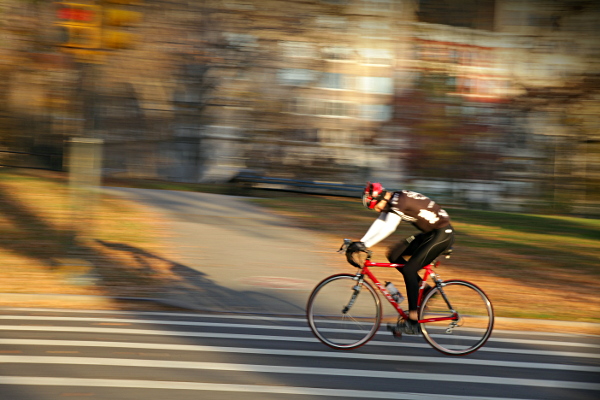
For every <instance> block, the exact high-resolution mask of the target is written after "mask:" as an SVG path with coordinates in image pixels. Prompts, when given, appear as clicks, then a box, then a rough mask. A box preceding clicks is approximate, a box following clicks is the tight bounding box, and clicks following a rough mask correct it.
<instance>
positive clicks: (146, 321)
mask: <svg viewBox="0 0 600 400" xmlns="http://www.w3.org/2000/svg"><path fill="white" fill-rule="evenodd" d="M19 319H26V320H28V321H62V322H95V323H98V322H119V323H132V324H153V325H177V326H202V327H215V328H237V329H267V330H284V331H301V332H310V328H308V327H299V326H279V325H256V324H232V323H221V322H199V321H168V320H153V319H125V318H96V317H54V316H13V315H1V316H0V320H19ZM327 331H329V332H337V331H338V330H337V329H335V328H332V329H327ZM451 338H452V339H457V338H462V336H452V337H451ZM488 342H499V343H510V344H515V343H518V344H530V345H543V346H569V347H586V348H600V344H591V343H576V342H557V341H551V340H533V339H514V338H494V337H491V338H490V339H489V340H488Z"/></svg>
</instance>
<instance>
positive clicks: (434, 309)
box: [419, 280, 494, 356]
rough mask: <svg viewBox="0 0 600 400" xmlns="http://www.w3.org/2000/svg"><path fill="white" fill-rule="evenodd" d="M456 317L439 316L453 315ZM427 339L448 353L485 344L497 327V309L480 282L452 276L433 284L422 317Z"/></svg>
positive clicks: (460, 351)
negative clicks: (495, 316) (495, 325)
mask: <svg viewBox="0 0 600 400" xmlns="http://www.w3.org/2000/svg"><path fill="white" fill-rule="evenodd" d="M455 312H456V317H455V318H454V319H453V320H448V319H445V320H442V321H435V320H433V319H435V318H438V319H439V318H447V317H451V316H453V314H454V313H455ZM427 319H429V320H430V321H429V322H421V330H422V332H423V336H424V337H425V340H427V342H429V344H430V345H431V346H433V348H435V349H436V350H438V351H440V352H442V353H444V354H448V355H457V356H458V355H465V354H469V353H472V352H474V351H475V350H477V349H479V348H480V347H481V346H483V345H484V344H485V342H486V341H487V340H488V339H489V337H490V335H491V334H492V329H493V327H494V310H493V307H492V303H491V302H490V300H489V299H488V297H487V296H486V294H485V293H484V292H483V291H482V290H481V289H479V288H478V287H477V286H476V285H474V284H472V283H470V282H466V281H461V280H451V281H446V282H444V283H443V284H442V292H441V293H440V289H439V288H437V287H436V288H433V289H432V290H431V291H430V292H429V293H428V294H427V296H425V299H423V304H422V305H421V310H420V311H419V320H427Z"/></svg>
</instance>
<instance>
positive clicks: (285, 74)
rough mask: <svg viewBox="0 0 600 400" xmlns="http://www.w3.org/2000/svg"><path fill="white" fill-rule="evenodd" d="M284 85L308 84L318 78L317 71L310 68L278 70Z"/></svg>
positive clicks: (279, 77) (280, 80)
mask: <svg viewBox="0 0 600 400" xmlns="http://www.w3.org/2000/svg"><path fill="white" fill-rule="evenodd" d="M277 75H278V79H279V82H280V83H281V84H282V85H293V86H306V85H308V84H309V83H311V82H313V81H314V80H315V78H316V72H315V71H313V70H310V69H300V68H284V69H280V70H279V72H278V74H277Z"/></svg>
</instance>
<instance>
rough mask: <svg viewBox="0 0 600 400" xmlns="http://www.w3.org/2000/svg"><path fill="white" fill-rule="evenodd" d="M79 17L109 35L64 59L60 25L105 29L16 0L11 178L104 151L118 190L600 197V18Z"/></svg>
mask: <svg viewBox="0 0 600 400" xmlns="http://www.w3.org/2000/svg"><path fill="white" fill-rule="evenodd" d="M68 4H71V6H69V7H75V6H77V4H80V5H81V7H80V8H83V9H84V10H87V12H91V11H93V10H100V11H98V12H99V13H100V14H98V15H101V16H102V18H101V21H102V25H101V26H91V27H90V26H87V25H86V26H83V28H82V26H79V25H85V21H79V22H78V23H77V24H76V25H77V26H76V27H75V28H76V30H77V32H82V33H81V35H80V36H73V37H72V38H71V42H70V43H69V44H65V43H64V42H61V40H64V33H65V31H64V28H65V27H64V26H60V25H61V24H60V21H59V20H60V18H64V17H65V15H67V16H68V17H69V18H71V17H77V18H80V19H81V18H83V19H84V20H85V19H86V18H87V17H86V16H87V15H90V16H91V14H86V13H83V14H82V13H79V14H78V13H76V12H73V11H69V12H66V13H65V11H62V12H57V9H56V4H55V3H53V2H28V3H23V2H22V1H18V0H0V29H1V31H0V32H1V35H0V88H1V89H2V90H1V91H0V144H1V147H2V149H4V150H9V151H12V153H9V152H6V151H5V152H3V153H0V157H1V159H0V161H2V163H4V164H7V165H12V164H14V163H18V162H20V161H19V160H22V159H23V158H22V155H23V154H37V155H39V156H40V157H41V158H40V157H38V156H37V155H36V156H35V157H38V158H36V159H35V164H36V166H43V165H49V163H50V164H52V165H53V167H57V164H60V160H61V158H62V156H63V147H64V146H63V143H64V142H65V140H66V139H68V138H70V137H73V136H90V137H97V138H101V139H103V140H104V144H105V146H104V154H105V162H104V171H105V174H107V175H119V176H130V177H152V178H158V179H170V180H176V181H186V182H214V181H227V180H229V179H231V178H233V177H235V176H236V175H238V174H240V173H244V174H255V175H257V176H271V177H280V178H290V179H310V180H321V181H334V182H347V183H356V182H360V181H363V180H367V179H371V180H381V181H383V182H385V183H386V184H387V185H388V186H400V185H407V184H408V185H410V184H411V183H412V184H413V185H415V186H418V187H419V188H421V190H429V189H431V190H433V191H437V192H439V194H440V195H446V196H448V198H449V200H454V201H456V202H470V203H473V204H475V205H481V206H485V207H492V208H498V207H506V208H510V209H519V206H520V205H521V204H532V202H531V201H530V199H531V198H537V199H538V200H539V203H540V204H541V203H544V202H546V203H547V202H550V203H557V202H560V201H562V200H561V199H565V198H566V199H567V200H570V199H573V198H576V199H577V201H578V204H579V205H580V206H581V207H580V208H581V209H582V210H584V209H585V208H586V207H588V206H589V205H590V204H593V203H594V201H595V199H598V196H600V193H596V192H597V190H595V189H594V187H595V186H600V185H597V183H600V178H599V177H600V165H599V164H598V163H599V161H598V160H600V157H598V154H599V153H600V149H599V148H598V143H599V138H598V133H597V123H598V122H597V118H598V117H597V116H598V115H600V114H599V113H598V111H599V104H598V103H599V101H598V93H599V90H600V88H599V87H598V83H597V82H598V79H596V78H594V76H597V75H598V72H599V69H598V62H599V60H600V45H599V44H600V40H599V39H600V32H599V29H600V28H599V25H598V24H597V21H598V17H599V16H600V8H599V7H600V6H599V5H598V4H597V2H593V1H584V0H527V1H522V0H521V1H517V0H495V1H494V0H478V1H476V0H315V1H310V2H308V1H301V0H286V1H284V0H260V1H259V0H198V1H194V2H188V1H182V0H160V1H159V0H118V1H117V0H102V1H100V0H98V1H92V0H89V1H88V0H79V1H78V3H70V2H69V3H68ZM73 4H75V6H73ZM75 8H76V7H75ZM61 13H62V14H61ZM94 15H96V14H94ZM92 20H93V21H97V20H98V19H95V17H94V18H92V19H91V20H90V21H92ZM57 21H58V22H57ZM63 25H64V24H63ZM58 28H62V30H58ZM75 28H67V29H75ZM73 32H75V31H73ZM86 40H87V42H86ZM82 43H83V44H82ZM57 160H58V161H57ZM58 168H60V165H58ZM542 193H543V194H544V196H546V198H542V197H543V196H542ZM548 196H549V197H548ZM485 198H487V199H488V202H487V204H479V201H480V199H485Z"/></svg>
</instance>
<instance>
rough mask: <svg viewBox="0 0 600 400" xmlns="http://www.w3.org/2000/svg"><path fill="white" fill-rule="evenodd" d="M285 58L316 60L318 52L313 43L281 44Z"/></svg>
mask: <svg viewBox="0 0 600 400" xmlns="http://www.w3.org/2000/svg"><path fill="white" fill-rule="evenodd" d="M279 46H280V47H281V50H282V52H283V55H284V56H285V57H289V58H315V57H316V50H315V46H314V45H313V44H312V43H306V42H288V41H286V42H279Z"/></svg>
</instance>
